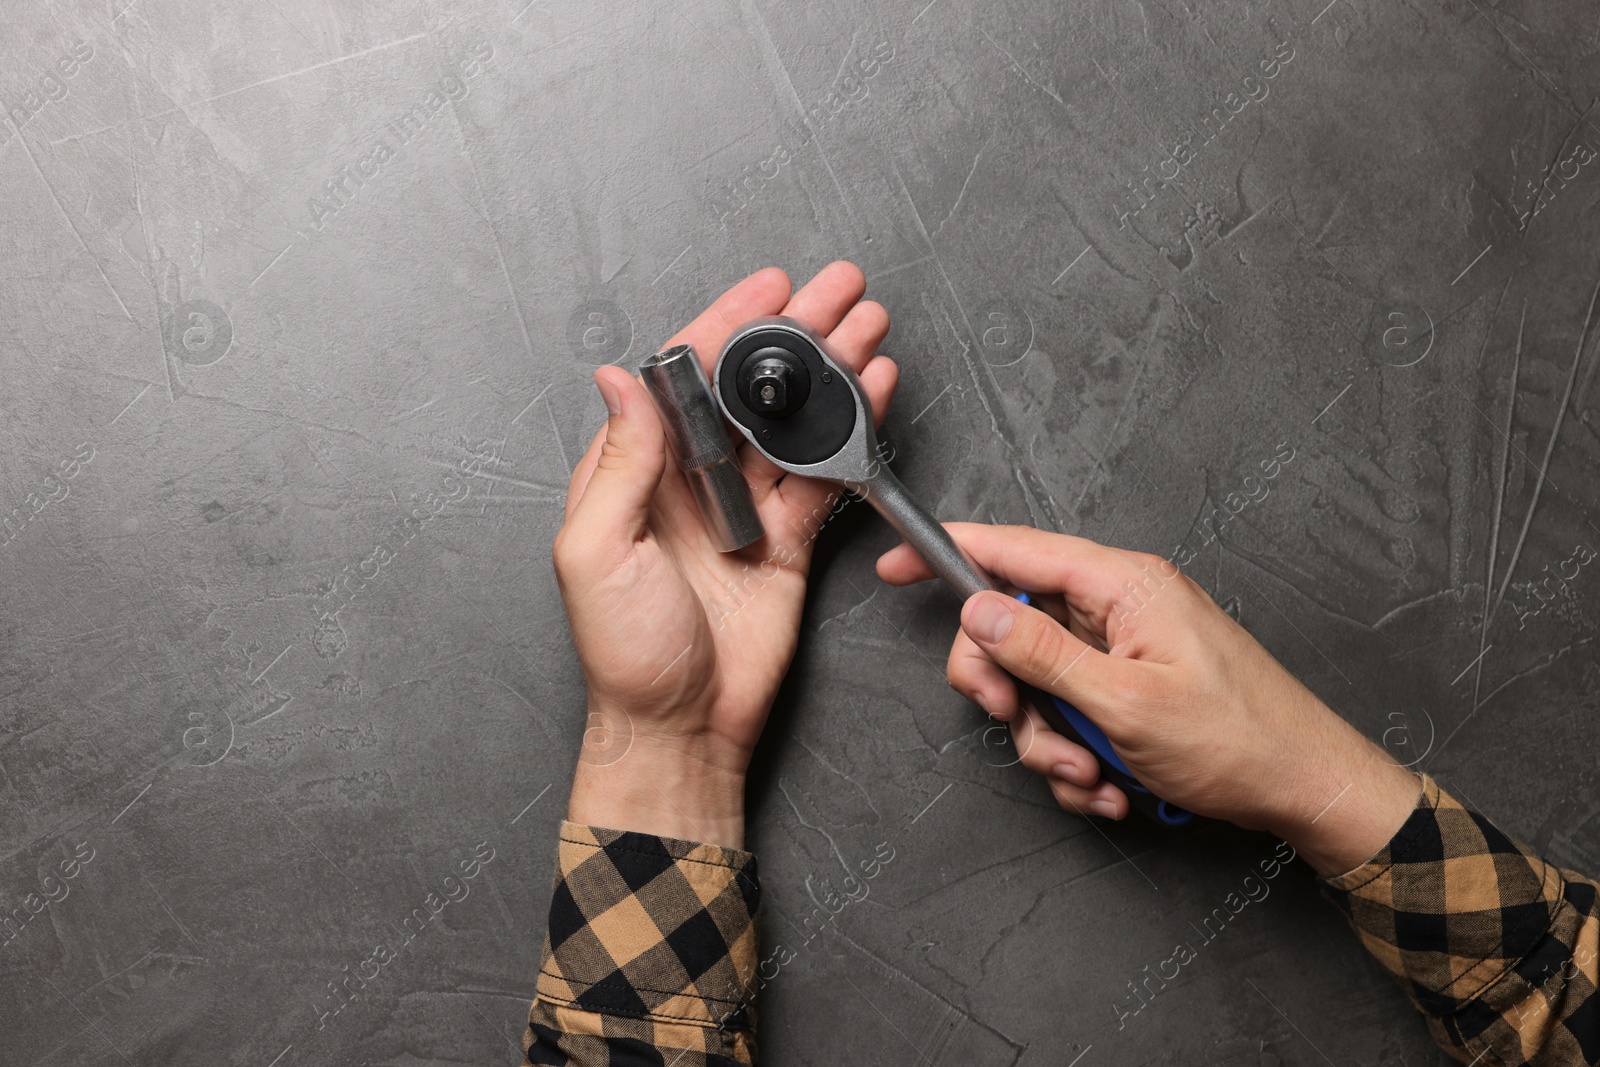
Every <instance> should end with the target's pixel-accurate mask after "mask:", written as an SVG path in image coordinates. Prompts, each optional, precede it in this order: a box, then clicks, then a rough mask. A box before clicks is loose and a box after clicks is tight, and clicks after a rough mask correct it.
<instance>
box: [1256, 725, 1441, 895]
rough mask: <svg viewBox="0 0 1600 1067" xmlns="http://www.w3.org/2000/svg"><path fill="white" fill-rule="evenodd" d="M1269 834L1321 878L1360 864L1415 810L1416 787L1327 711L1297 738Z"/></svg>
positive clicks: (1417, 781) (1415, 781) (1402, 770)
mask: <svg viewBox="0 0 1600 1067" xmlns="http://www.w3.org/2000/svg"><path fill="white" fill-rule="evenodd" d="M1298 734H1299V735H1298V736H1297V738H1296V741H1297V743H1296V744H1295V745H1294V749H1295V750H1296V751H1297V752H1298V753H1299V758H1298V759H1293V758H1291V759H1289V760H1288V761H1287V764H1288V765H1287V766H1286V767H1285V771H1284V776H1283V781H1282V784H1281V786H1280V788H1279V792H1280V800H1279V802H1278V805H1277V810H1276V811H1275V812H1274V813H1273V815H1272V816H1271V818H1270V821H1269V826H1268V828H1269V829H1271V830H1272V831H1273V832H1274V833H1276V834H1277V835H1278V836H1279V837H1281V838H1283V839H1284V840H1285V841H1287V842H1289V844H1291V845H1293V846H1294V850H1295V852H1296V853H1297V854H1299V855H1300V856H1302V857H1304V859H1305V860H1306V862H1307V863H1309V864H1311V866H1312V868H1313V869H1314V870H1315V871H1316V872H1317V874H1319V875H1321V876H1322V877H1324V878H1330V877H1333V876H1334V875H1338V874H1343V873H1344V872H1346V871H1349V870H1352V869H1354V868H1356V867H1359V866H1360V865H1361V864H1363V863H1365V862H1366V861H1367V860H1369V859H1370V858H1372V857H1373V856H1374V855H1376V854H1377V852H1378V850H1379V849H1381V848H1383V846H1384V845H1385V844H1387V843H1388V841H1389V840H1390V838H1392V837H1393V836H1394V834H1395V831H1396V830H1398V829H1400V826H1401V824H1402V823H1404V822H1405V821H1406V818H1407V816H1409V815H1410V814H1411V811H1412V809H1413V808H1415V807H1416V804H1417V796H1418V794H1419V793H1420V792H1421V789H1422V783H1421V780H1420V779H1419V777H1418V776H1417V775H1416V774H1414V773H1412V772H1411V771H1408V770H1407V769H1405V768H1404V767H1402V766H1400V765H1399V764H1398V763H1396V762H1395V761H1394V759H1393V758H1392V757H1390V755H1389V754H1388V753H1387V752H1385V751H1384V750H1383V749H1381V748H1379V747H1378V746H1377V745H1375V744H1373V743H1372V742H1371V741H1370V740H1368V739H1367V738H1366V737H1365V736H1363V735H1362V734H1361V733H1360V732H1359V731H1357V730H1356V729H1355V728H1354V727H1352V726H1351V725H1350V724H1349V723H1347V722H1345V721H1344V719H1342V718H1340V717H1339V716H1338V715H1336V714H1334V713H1333V712H1332V711H1327V712H1326V713H1325V714H1323V715H1320V716H1315V717H1307V719H1306V724H1305V728H1303V729H1302V730H1301V731H1299V732H1298Z"/></svg>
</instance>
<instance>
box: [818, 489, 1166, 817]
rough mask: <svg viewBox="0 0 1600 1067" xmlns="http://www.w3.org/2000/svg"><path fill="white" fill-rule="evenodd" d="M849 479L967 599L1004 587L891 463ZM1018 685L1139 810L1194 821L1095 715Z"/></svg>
mask: <svg viewBox="0 0 1600 1067" xmlns="http://www.w3.org/2000/svg"><path fill="white" fill-rule="evenodd" d="M844 484H845V486H846V488H848V489H850V490H851V491H853V492H856V493H859V494H861V495H862V496H864V497H865V498H866V500H867V502H868V503H869V504H871V505H872V506H873V507H874V508H876V509H877V511H878V513H879V514H881V515H882V516H883V517H884V518H885V519H887V520H888V521H889V525H891V526H893V527H894V528H895V530H896V531H897V532H898V533H899V534H900V536H901V537H903V538H905V540H906V543H907V544H909V545H910V546H911V547H912V548H914V549H916V550H917V554H918V555H920V556H921V557H922V558H923V561H924V562H926V563H927V564H928V566H929V567H930V568H932V570H933V572H934V573H935V574H937V575H938V576H939V577H941V578H943V579H944V580H945V581H946V582H947V583H949V585H950V587H951V588H952V589H954V590H955V591H956V593H957V595H959V596H960V597H961V599H962V600H966V599H967V598H968V597H971V596H973V595H975V594H977V593H980V592H983V591H984V590H986V589H997V588H998V587H997V586H996V585H995V582H994V580H993V579H992V578H990V577H989V576H988V575H987V574H985V573H984V572H983V570H982V569H981V568H979V567H978V565H977V564H976V563H974V562H973V561H972V559H971V557H969V556H968V555H967V554H966V553H965V552H963V551H962V550H961V547H960V546H959V545H957V544H956V543H955V540H954V539H953V538H952V537H951V536H950V532H949V531H948V530H946V529H945V528H944V526H942V525H941V524H940V523H939V521H938V520H937V519H935V518H934V517H933V516H932V515H930V514H928V512H927V511H925V510H924V509H923V507H922V505H921V504H919V503H917V501H916V499H915V498H914V497H912V495H911V494H910V493H909V492H908V491H907V490H906V487H905V486H904V485H902V484H901V483H900V479H898V478H896V477H895V476H894V473H893V472H892V471H890V470H889V468H888V466H886V465H879V467H878V469H877V470H875V471H873V472H872V473H871V474H870V475H869V476H867V477H864V478H863V479H862V480H861V481H859V482H855V481H850V482H845V483H844ZM1017 599H1018V600H1020V601H1022V602H1023V603H1024V604H1027V603H1030V602H1031V601H1030V600H1029V598H1028V594H1027V593H1018V594H1017ZM1017 688H1018V690H1019V691H1020V693H1021V695H1022V698H1023V700H1025V701H1027V702H1028V703H1029V704H1032V705H1033V707H1034V708H1036V709H1037V710H1038V712H1039V714H1040V715H1042V716H1043V717H1044V720H1045V722H1047V723H1049V724H1050V728H1051V729H1052V730H1054V731H1055V732H1056V733H1058V734H1061V735H1062V736H1063V737H1066V738H1068V739H1070V740H1072V741H1075V742H1076V743H1078V744H1080V745H1082V746H1083V747H1084V748H1086V749H1088V750H1089V751H1090V752H1093V753H1094V757H1095V759H1096V760H1098V761H1099V762H1100V776H1101V777H1102V778H1104V779H1105V780H1106V781H1108V782H1110V783H1112V784H1113V785H1115V786H1116V787H1117V788H1118V789H1121V790H1122V791H1123V793H1125V794H1127V797H1128V802H1129V803H1130V804H1132V805H1133V807H1134V810H1136V811H1138V812H1140V813H1142V814H1143V815H1145V816H1146V817H1148V818H1149V819H1150V821H1151V822H1153V823H1155V824H1156V825H1157V826H1168V827H1172V828H1177V827H1179V826H1187V825H1188V824H1189V823H1191V822H1193V821H1194V813H1193V812H1189V811H1185V810H1184V809H1183V808H1180V807H1178V806H1176V805H1174V804H1168V803H1167V802H1166V801H1165V800H1162V799H1161V798H1160V797H1158V796H1156V795H1155V794H1154V793H1152V792H1150V790H1148V789H1146V788H1145V787H1144V785H1143V783H1141V782H1140V781H1139V779H1138V778H1137V777H1135V776H1134V773H1133V772H1132V771H1131V770H1129V769H1128V765H1127V764H1126V763H1123V762H1122V757H1121V756H1119V755H1117V751H1116V749H1114V748H1112V747H1111V742H1110V740H1108V739H1107V738H1106V735H1105V732H1104V731H1102V730H1101V729H1100V727H1098V726H1096V725H1095V724H1094V721H1093V720H1091V719H1090V718H1089V716H1087V715H1085V714H1084V713H1083V712H1081V711H1079V710H1078V709H1077V708H1075V707H1073V706H1072V705H1071V704H1069V703H1068V702H1067V701H1065V700H1062V699H1061V698H1060V697H1058V696H1055V695H1054V694H1051V693H1045V692H1043V691H1041V690H1039V689H1037V688H1035V687H1034V686H1031V685H1028V684H1027V683H1025V682H1023V681H1022V680H1020V679H1018V680H1017Z"/></svg>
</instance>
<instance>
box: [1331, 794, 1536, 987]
mask: <svg viewBox="0 0 1600 1067" xmlns="http://www.w3.org/2000/svg"><path fill="white" fill-rule="evenodd" d="M1320 884H1321V887H1322V891H1323V895H1324V896H1326V897H1327V898H1328V899H1329V900H1330V901H1332V903H1333V904H1334V905H1335V906H1336V907H1338V908H1339V909H1340V910H1341V911H1342V912H1344V914H1345V917H1346V918H1348V919H1349V921H1350V925H1351V926H1352V927H1354V929H1355V931H1356V934H1357V936H1358V937H1360V939H1361V942H1362V944H1363V945H1364V946H1365V948H1366V949H1367V951H1368V952H1370V953H1371V954H1372V955H1373V957H1374V958H1376V959H1377V960H1378V962H1379V963H1380V964H1382V965H1383V966H1384V968H1385V969H1387V970H1388V971H1389V972H1390V973H1391V974H1393V975H1395V976H1396V977H1397V978H1399V979H1401V981H1402V982H1403V983H1404V984H1405V985H1406V986H1407V989H1408V992H1409V993H1410V995H1411V998H1412V1000H1413V1001H1415V1002H1416V1004H1417V1006H1418V1007H1419V1008H1421V1009H1422V1010H1423V1011H1425V1012H1427V1013H1428V1014H1429V1015H1433V1016H1436V1017H1442V1016H1448V1015H1451V1014H1453V1013H1455V1012H1457V1011H1459V1010H1460V1009H1461V1008H1462V1007H1463V1006H1464V1005H1465V1004H1467V1003H1469V1002H1471V1001H1472V1000H1473V999H1474V998H1476V997H1478V996H1479V995H1480V994H1481V993H1482V992H1483V991H1484V990H1485V989H1486V988H1487V987H1488V986H1489V985H1490V984H1492V983H1493V982H1495V981H1496V980H1497V979H1498V978H1500V977H1501V976H1503V975H1504V974H1505V973H1506V972H1507V970H1508V969H1510V968H1512V967H1514V966H1516V964H1517V963H1518V961H1520V960H1522V959H1523V958H1524V957H1526V956H1527V955H1528V954H1529V953H1531V952H1533V951H1534V950H1535V949H1537V948H1539V947H1540V945H1541V943H1543V942H1544V941H1545V939H1546V937H1547V935H1548V934H1549V932H1550V928H1551V921H1552V919H1553V917H1554V915H1555V913H1556V909H1557V908H1558V906H1559V905H1560V903H1561V900H1562V894H1563V891H1564V888H1565V886H1564V882H1563V878H1562V873H1561V871H1560V870H1559V869H1558V868H1556V867H1553V866H1551V865H1550V864H1547V863H1546V862H1545V861H1544V860H1542V859H1541V858H1540V857H1539V856H1538V855H1536V854H1535V853H1533V852H1532V851H1530V850H1528V849H1527V848H1525V847H1523V846H1522V845H1521V844H1519V843H1518V842H1516V841H1515V840H1513V839H1512V838H1511V837H1509V836H1507V835H1506V834H1505V833H1503V832H1501V831H1500V830H1499V829H1498V828H1497V827H1496V826H1495V825H1494V824H1493V823H1491V822H1490V821H1489V820H1488V819H1486V818H1484V816H1482V815H1481V814H1479V813H1478V812H1476V811H1473V810H1472V809H1471V808H1469V807H1466V806H1465V805H1463V804H1462V803H1461V802H1460V801H1458V800H1457V799H1456V798H1455V797H1452V796H1451V795H1450V794H1449V793H1446V792H1444V791H1443V790H1442V789H1440V788H1439V785H1438V783H1437V782H1435V781H1434V780H1433V779H1432V778H1430V777H1428V776H1427V775H1423V776H1422V793H1421V795H1420V796H1419V797H1418V798H1417V806H1416V807H1415V808H1414V809H1413V810H1412V812H1411V815H1410V816H1409V817H1408V818H1407V819H1406V821H1405V823H1404V825H1402V826H1401V827H1400V829H1399V830H1398V831H1396V833H1395V835H1394V837H1393V838H1391V839H1390V841H1389V843H1388V844H1387V845H1385V846H1384V847H1383V848H1382V849H1381V850H1380V851H1379V852H1378V854H1377V855H1375V856H1373V857H1372V859H1370V860H1368V861H1367V862H1366V863H1364V864H1362V865H1361V866H1360V867H1357V868H1356V869H1355V870H1353V871H1350V872H1348V873H1346V874H1342V875H1339V876H1338V877H1336V878H1328V879H1323V880H1321V883H1320Z"/></svg>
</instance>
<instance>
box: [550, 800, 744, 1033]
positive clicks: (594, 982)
mask: <svg viewBox="0 0 1600 1067" xmlns="http://www.w3.org/2000/svg"><path fill="white" fill-rule="evenodd" d="M556 868H557V869H556V876H555V888H554V892H553V893H552V896H551V902H550V924H549V930H548V933H547V935H546V939H545V947H544V955H543V962H542V963H541V965H540V968H539V981H538V999H537V1000H536V1001H535V1002H534V1006H533V1013H532V1014H533V1017H532V1020H531V1022H532V1034H531V1037H530V1040H531V1041H532V1042H533V1043H535V1044H537V1043H538V1042H539V1041H540V1040H541V1039H542V1040H545V1041H546V1042H548V1043H550V1044H557V1043H559V1044H560V1046H561V1047H562V1048H569V1047H571V1044H572V1040H576V1039H580V1038H589V1039H592V1040H596V1041H601V1042H605V1041H615V1040H618V1039H621V1040H624V1041H626V1040H630V1039H631V1040H634V1041H641V1042H643V1043H645V1044H646V1045H650V1046H654V1047H656V1048H658V1049H687V1050H689V1051H690V1052H692V1053H701V1054H705V1055H707V1056H708V1057H717V1056H726V1057H729V1058H731V1059H733V1060H735V1061H736V1062H750V1060H751V1059H753V1056H754V1049H753V1036H752V1032H753V1028H754V1013H753V1009H752V1007H751V1004H750V999H751V996H752V995H753V992H754V988H755V973H756V961H757V944H756V913H757V911H758V909H759V906H760V900H761V889H760V884H759V882H758V880H757V875H756V858H755V856H754V855H753V854H751V853H749V852H745V851H743V850H742V849H734V848H726V847H724V846H721V845H712V844H704V843H700V842H695V841H685V840H680V839H677V838H670V837H657V836H655V835H653V834H642V833H634V832H630V831H623V830H611V829H606V828H604V827H598V826H585V825H582V824H579V823H573V822H566V821H563V822H562V824H561V844H560V847H559V850H558V853H557V864H556ZM541 1031H544V1032H543V1033H541ZM693 1061H695V1062H698V1061H699V1057H698V1056H696V1057H693ZM533 1062H536V1063H537V1062H541V1061H539V1060H533ZM688 1062H691V1060H690V1059H686V1060H685V1063H688Z"/></svg>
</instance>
